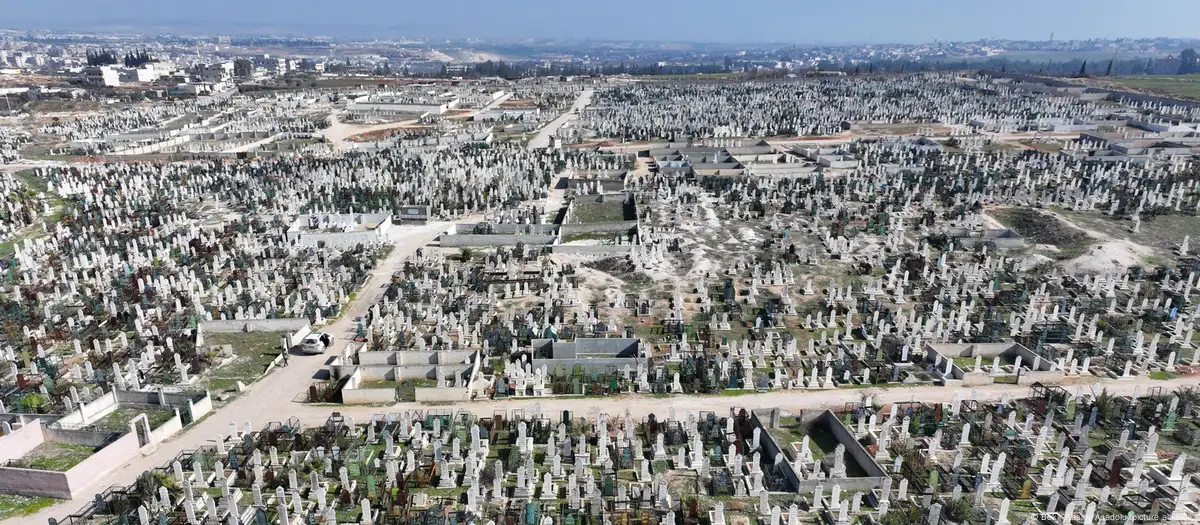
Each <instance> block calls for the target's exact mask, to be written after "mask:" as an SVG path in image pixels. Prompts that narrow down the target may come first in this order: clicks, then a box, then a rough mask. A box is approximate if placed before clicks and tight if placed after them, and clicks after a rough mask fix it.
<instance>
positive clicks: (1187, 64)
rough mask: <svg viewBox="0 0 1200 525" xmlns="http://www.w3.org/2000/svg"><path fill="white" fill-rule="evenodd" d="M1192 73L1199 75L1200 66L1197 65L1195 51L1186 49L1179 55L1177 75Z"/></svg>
mask: <svg viewBox="0 0 1200 525" xmlns="http://www.w3.org/2000/svg"><path fill="white" fill-rule="evenodd" d="M1192 73H1200V64H1197V60H1196V50H1195V49H1192V48H1187V49H1184V50H1183V51H1181V52H1180V53H1179V74H1180V75H1190V74H1192Z"/></svg>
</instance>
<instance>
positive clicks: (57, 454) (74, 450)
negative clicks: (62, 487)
mask: <svg viewBox="0 0 1200 525" xmlns="http://www.w3.org/2000/svg"><path fill="white" fill-rule="evenodd" d="M93 452H94V449H93V448H92V447H89V446H85V445H67V444H65V443H54V442H52V441H46V442H44V443H42V444H41V445H38V446H37V448H35V449H33V450H31V451H30V452H29V453H28V454H25V457H23V458H21V459H18V460H16V461H13V462H12V466H14V467H17V468H27V469H34V470H49V471H53V472H66V471H68V470H71V468H72V467H74V466H75V465H78V464H80V463H82V462H83V460H85V459H87V458H88V457H90V456H91V455H92V454H93Z"/></svg>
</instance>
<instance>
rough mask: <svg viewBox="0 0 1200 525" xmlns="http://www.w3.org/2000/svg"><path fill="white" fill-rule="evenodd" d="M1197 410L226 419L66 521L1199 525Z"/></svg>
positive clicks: (999, 408)
mask: <svg viewBox="0 0 1200 525" xmlns="http://www.w3.org/2000/svg"><path fill="white" fill-rule="evenodd" d="M1197 400H1200V397H1197V396H1196V393H1195V390H1187V391H1181V392H1174V393H1172V392H1164V391H1156V390H1150V391H1147V392H1143V393H1141V394H1134V395H1132V396H1111V395H1108V394H1107V392H1100V393H1098V394H1094V393H1089V392H1087V391H1086V390H1084V391H1079V390H1076V391H1074V392H1072V391H1068V390H1063V389H1061V388H1058V387H1045V386H1042V385H1034V386H1033V387H1031V388H1030V389H1029V391H1028V394H1027V396H1026V397H1021V398H1009V397H1008V396H1005V398H1004V399H1002V400H1001V401H1000V402H983V401H976V400H975V399H974V397H973V394H966V395H963V396H955V399H954V400H953V401H952V402H951V403H933V404H928V403H922V402H903V403H892V404H889V405H880V404H878V403H875V402H873V401H872V400H871V398H870V396H864V397H863V398H862V399H861V402H851V403H847V404H846V406H845V407H844V408H839V409H837V410H834V411H829V410H813V411H804V412H801V413H795V414H793V413H787V412H786V411H782V410H780V409H777V408H775V409H756V410H750V409H745V408H738V407H734V408H730V409H728V410H727V411H721V412H699V413H697V412H688V413H686V414H676V413H675V411H674V410H673V409H672V410H671V411H670V412H669V413H668V414H666V415H656V414H653V413H645V414H644V415H642V416H639V417H637V418H635V417H634V416H633V415H632V413H630V411H628V410H626V411H624V412H623V413H621V412H618V413H617V414H615V415H610V414H606V413H604V412H595V413H592V414H590V415H587V416H580V415H576V414H573V413H571V412H569V411H563V412H561V413H560V412H554V413H545V412H543V410H542V408H541V405H540V404H535V405H533V407H532V410H523V409H515V410H503V411H495V412H489V413H487V414H481V413H473V412H471V411H469V410H461V409H456V410H451V409H436V408H427V409H424V410H407V411H404V412H399V413H376V414H374V415H372V416H371V417H370V418H368V419H366V420H364V421H356V420H355V419H354V418H352V417H349V416H344V415H342V414H340V413H338V412H334V413H333V414H332V415H330V416H329V418H328V419H327V420H326V421H325V423H324V424H321V425H319V426H311V427H309V426H303V425H299V424H298V422H297V421H296V420H295V419H294V418H293V419H292V420H289V421H286V422H271V423H267V424H265V425H263V426H261V427H254V426H252V424H251V422H246V423H245V424H244V425H243V424H235V423H231V424H230V428H229V432H228V434H226V435H222V436H218V439H217V440H216V441H215V442H214V443H213V444H212V445H211V446H206V447H203V448H200V449H196V450H191V451H185V452H184V453H182V454H180V455H179V456H177V457H175V458H174V459H172V460H170V461H168V462H167V463H165V464H163V465H162V466H161V467H159V468H157V469H154V470H151V471H148V472H146V473H144V474H143V475H142V476H141V477H140V478H139V479H138V480H137V482H136V483H135V484H134V485H131V486H128V487H123V488H122V487H116V488H114V489H112V490H110V491H106V492H105V493H103V494H98V495H97V497H96V500H95V502H94V503H93V504H92V505H89V506H88V507H87V508H85V509H81V511H80V512H79V513H76V514H74V515H71V516H69V517H67V518H65V519H64V520H62V521H59V523H69V524H91V523H107V522H111V521H113V520H119V519H121V517H122V516H123V517H124V519H125V520H127V521H128V522H130V523H145V524H152V523H162V522H164V521H165V522H166V523H168V524H180V525H183V524H200V523H222V524H226V523H264V522H265V523H294V522H313V521H314V520H315V522H317V523H335V522H336V523H371V524H388V523H396V524H401V523H414V522H421V523H424V522H427V521H428V520H430V519H437V520H444V519H451V520H454V521H456V522H466V523H520V524H549V523H606V522H607V523H630V522H633V521H635V520H636V521H640V522H642V523H672V524H676V523H710V524H720V523H726V524H730V523H755V522H766V523H776V524H783V523H793V524H797V523H804V524H808V523H853V522H860V523H918V522H920V523H1022V522H1025V521H1026V520H1027V519H1028V520H1033V521H1032V522H1033V523H1037V522H1041V523H1062V522H1065V521H1059V520H1071V522H1073V523H1082V524H1092V523H1099V522H1100V520H1101V519H1103V520H1104V521H1106V522H1109V523H1114V522H1124V523H1135V521H1134V517H1135V516H1136V517H1137V520H1138V521H1137V522H1147V521H1159V520H1169V521H1175V522H1189V521H1191V520H1195V519H1197V518H1198V517H1200V516H1198V515H1197V514H1196V513H1197V506H1196V501H1195V499H1196V495H1197V490H1196V489H1197V485H1198V484H1200V479H1198V478H1197V476H1194V475H1193V474H1192V473H1194V472H1195V468H1194V467H1195V464H1196V463H1197V459H1196V458H1195V456H1194V454H1195V448H1192V447H1190V446H1187V445H1184V444H1183V443H1182V442H1180V441H1179V439H1178V437H1176V434H1178V432H1177V429H1179V428H1181V427H1180V425H1181V423H1185V422H1193V423H1194V420H1195V416H1196V413H1195V410H1196V406H1195V404H1194V403H1195V402H1196V401H1197ZM1155 423H1157V424H1155ZM1189 451H1190V452H1189ZM1101 517H1106V518H1101ZM1039 520H1040V521H1039Z"/></svg>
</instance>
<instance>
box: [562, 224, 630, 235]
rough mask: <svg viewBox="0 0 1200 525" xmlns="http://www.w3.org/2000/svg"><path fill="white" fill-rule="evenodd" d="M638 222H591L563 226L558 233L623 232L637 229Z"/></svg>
mask: <svg viewBox="0 0 1200 525" xmlns="http://www.w3.org/2000/svg"><path fill="white" fill-rule="evenodd" d="M637 225H638V221H613V222H593V223H587V224H564V225H562V226H560V227H559V229H558V231H559V233H561V234H563V235H570V234H572V233H602V232H623V231H629V230H632V229H634V228H637Z"/></svg>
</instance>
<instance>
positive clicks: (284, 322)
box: [200, 318, 310, 333]
mask: <svg viewBox="0 0 1200 525" xmlns="http://www.w3.org/2000/svg"><path fill="white" fill-rule="evenodd" d="M200 326H201V327H202V329H203V330H204V331H205V332H212V333H229V332H296V331H300V330H301V329H303V328H307V327H309V326H310V323H309V321H308V319H294V318H285V319H230V320H225V321H205V322H203V323H201V325H200Z"/></svg>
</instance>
